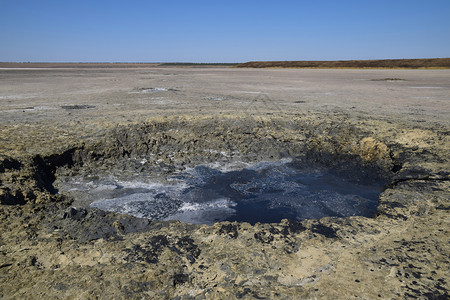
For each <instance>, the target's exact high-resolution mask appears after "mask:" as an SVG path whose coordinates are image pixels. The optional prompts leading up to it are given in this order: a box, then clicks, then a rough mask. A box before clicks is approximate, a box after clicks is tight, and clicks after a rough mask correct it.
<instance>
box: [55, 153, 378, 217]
mask: <svg viewBox="0 0 450 300" xmlns="http://www.w3.org/2000/svg"><path fill="white" fill-rule="evenodd" d="M224 168H225V170H224ZM230 168H231V169H232V170H229V169H230ZM233 169H234V168H233V167H230V166H222V168H218V166H214V165H213V166H208V165H200V166H196V167H194V168H192V169H190V170H186V171H184V172H179V173H178V174H173V175H171V176H169V177H168V178H167V180H168V182H166V183H161V182H151V181H148V180H149V179H147V178H134V181H120V180H117V179H114V178H98V177H97V176H90V177H87V178H84V179H83V178H66V180H65V181H64V182H63V183H61V184H60V186H61V187H60V188H59V191H60V192H66V193H69V194H70V193H71V194H72V195H73V196H74V197H75V198H77V195H78V197H85V198H86V197H87V198H89V199H90V201H92V203H91V204H90V207H95V208H98V209H102V210H105V211H111V212H118V213H123V214H129V215H133V216H136V217H140V218H148V219H150V220H166V221H168V220H179V221H182V222H186V223H192V224H208V225H212V224H214V223H215V222H220V221H230V222H233V221H237V222H248V223H250V224H255V223H256V222H261V223H279V222H281V220H282V219H290V220H298V221H300V220H304V219H319V218H322V217H348V216H366V217H373V216H375V215H376V211H377V206H378V195H379V194H380V193H381V192H382V190H383V183H382V182H375V183H373V181H374V180H372V182H371V184H368V183H366V184H364V183H358V182H352V181H351V180H349V179H347V180H346V178H342V177H339V176H337V175H334V174H332V172H330V171H327V170H320V169H301V168H300V167H299V166H295V162H292V160H289V159H286V160H284V161H278V162H260V163H257V164H254V165H249V166H246V167H241V168H238V169H235V170H233ZM353 171H354V172H357V171H355V170H353ZM92 177H94V178H95V179H92ZM143 180H147V182H145V181H143ZM150 180H151V179H150Z"/></svg>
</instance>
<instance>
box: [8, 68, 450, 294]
mask: <svg viewBox="0 0 450 300" xmlns="http://www.w3.org/2000/svg"><path fill="white" fill-rule="evenodd" d="M449 79H450V72H449V71H448V70H414V71H412V70H403V71H401V70H249V69H238V70H237V69H228V68H220V69H219V68H218V69H214V68H208V69H202V68H196V69H190V68H149V69H121V70H115V69H108V70H106V69H92V70H91V69H90V70H85V69H83V70H82V69H58V70H50V69H33V70H23V69H22V70H15V69H7V70H0V201H1V205H0V211H1V214H0V218H1V221H0V226H1V229H0V278H1V284H0V297H2V298H5V299H35V298H49V299H52V298H64V299H98V298H100V299H111V298H114V299H141V298H152V299H167V298H168V299H254V298H256V299H315V298H319V299H324V298H330V299H349V298H363V299H378V298H381V299H394V298H421V299H447V298H448V288H449V283H448V279H449V277H450V276H449V275H450V274H449V273H450V272H449V255H450V244H449V238H448V236H449V229H448V228H449V222H450V218H449V207H450V206H449V195H450V189H449V178H450V177H449V170H450V168H449V153H450V152H449V150H450V141H449V125H450V124H449V120H448V115H449V112H450V106H449V103H448V99H449V96H450V84H449V82H450V80H449ZM283 157H292V158H295V159H296V160H297V161H298V162H299V163H302V164H305V165H317V166H321V167H326V168H331V169H334V170H335V171H337V172H343V173H346V174H350V175H351V176H354V177H356V178H366V179H370V178H373V177H377V178H382V179H384V180H386V181H387V182H388V184H387V189H386V190H385V191H384V192H383V193H382V194H381V196H380V205H379V208H378V213H377V215H376V216H374V217H373V218H365V217H348V218H323V219H320V220H306V221H302V222H297V221H290V220H283V221H282V222H281V223H277V224H256V225H250V224H248V223H229V222H221V223H216V224H214V225H213V226H207V225H191V224H185V223H181V222H178V221H171V222H160V221H149V220H147V219H138V218H134V217H130V216H127V215H118V214H113V213H107V212H103V211H99V210H95V209H89V206H88V205H82V203H80V202H77V199H73V198H71V197H70V196H68V195H64V194H60V193H58V191H57V189H56V187H55V185H54V182H55V180H57V179H58V178H59V177H60V176H71V175H77V176H79V175H95V174H117V173H120V174H121V175H122V176H133V174H136V173H143V172H145V173H149V174H155V176H162V177H164V176H166V175H167V174H171V173H172V172H174V171H176V170H182V169H183V168H185V167H190V166H194V165H196V164H200V163H207V162H217V161H219V162H231V161H248V162H257V161H261V160H278V159H280V158H283ZM143 159H145V163H141V162H142V161H143Z"/></svg>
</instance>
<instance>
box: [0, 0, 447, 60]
mask: <svg viewBox="0 0 450 300" xmlns="http://www.w3.org/2000/svg"><path fill="white" fill-rule="evenodd" d="M427 57H428V58H431V57H450V0H428V1H425V0H390V1H385V0H366V1H365V0H359V1H353V0H351V1H345V0H340V1H338V0H335V1H328V0H316V1H313V0H311V1H301V0H299V1H284V0H278V1H275V0H274V1H264V0H260V1H245V0H240V1H234V0H227V1H220V0H215V1H214V0H210V1H203V0H191V1H179V0H165V1H163V0H161V1H139V0H121V1H115V0H109V1H103V0H90V1H85V0H76V1H75V0H74V1H69V0H0V61H18V62H23V61H47V62H173V61H177V62H245V61H252V60H346V59H382V58H427Z"/></svg>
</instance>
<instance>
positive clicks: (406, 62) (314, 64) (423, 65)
mask: <svg viewBox="0 0 450 300" xmlns="http://www.w3.org/2000/svg"><path fill="white" fill-rule="evenodd" d="M237 67H238V68H314V69H317V68H319V69H341V68H350V69H448V68H450V58H429V59H381V60H340V61H252V62H247V63H243V64H239V65H238V66H237Z"/></svg>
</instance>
